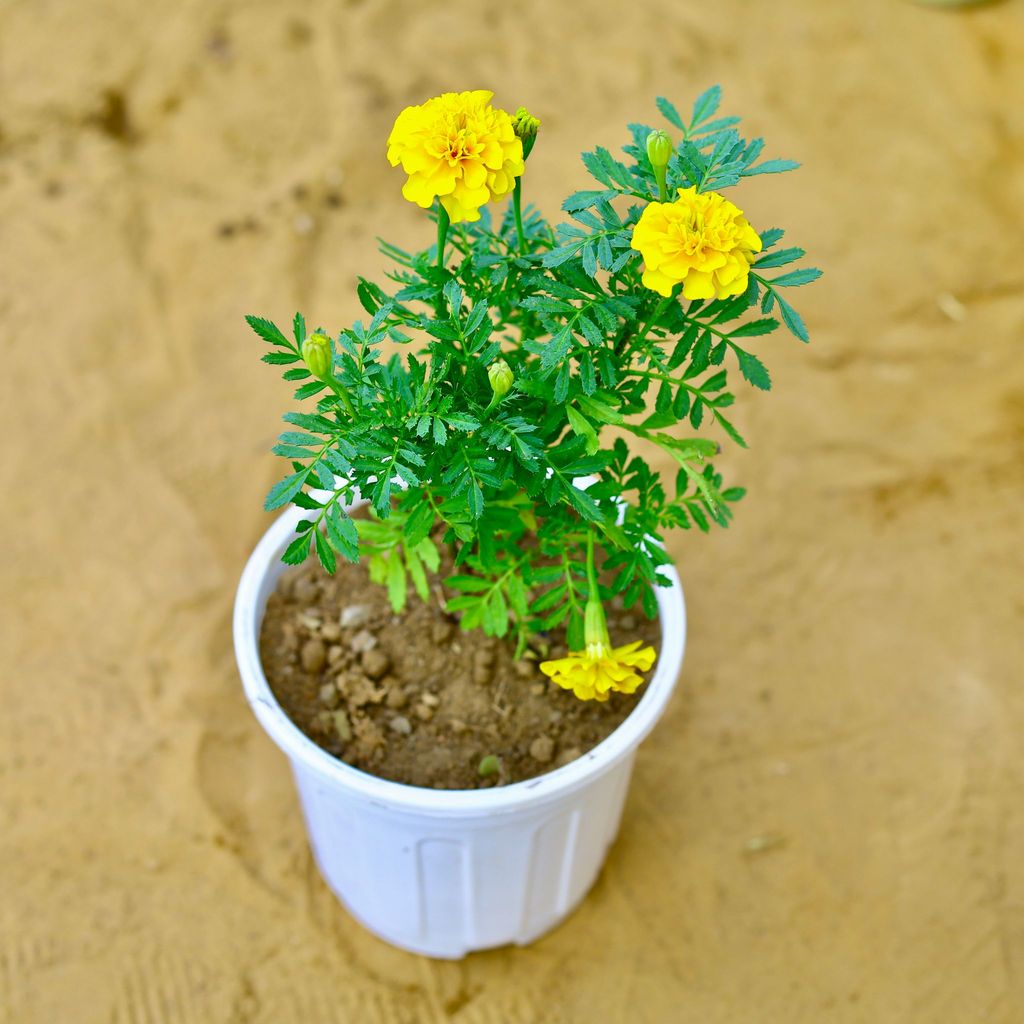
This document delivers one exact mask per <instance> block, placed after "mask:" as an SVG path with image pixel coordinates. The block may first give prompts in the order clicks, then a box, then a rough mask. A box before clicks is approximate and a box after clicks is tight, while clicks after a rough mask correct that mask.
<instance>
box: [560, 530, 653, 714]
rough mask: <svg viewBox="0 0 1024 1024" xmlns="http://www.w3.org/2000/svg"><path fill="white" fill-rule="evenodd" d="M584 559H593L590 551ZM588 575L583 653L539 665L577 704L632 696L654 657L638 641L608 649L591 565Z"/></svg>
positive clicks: (605, 625) (606, 627)
mask: <svg viewBox="0 0 1024 1024" xmlns="http://www.w3.org/2000/svg"><path fill="white" fill-rule="evenodd" d="M588 557H589V558H592V557H593V554H592V549H591V554H590V555H589V556H588ZM589 572H590V575H591V591H590V597H589V598H588V599H587V607H586V609H585V614H584V617H583V630H584V632H583V639H584V641H585V643H586V645H587V646H586V650H583V651H578V652H575V653H574V652H572V651H570V652H569V656H568V657H566V658H556V659H555V660H554V661H542V662H541V663H540V670H541V672H543V673H544V675H546V676H549V677H550V678H551V679H553V680H554V681H555V682H556V683H558V685H559V686H561V687H562V689H563V690H572V692H573V693H575V694H576V696H577V697H579V698H580V700H607V699H608V694H609V693H610V692H611V691H612V690H618V691H619V692H620V693H633V692H634V691H635V690H636V688H637V687H638V686H639V685H640V684H641V683H642V682H643V681H644V677H643V676H642V675H640V672H646V671H647V670H648V669H649V668H650V667H651V666H652V665H653V664H654V659H655V657H656V655H655V653H654V648H653V647H644V648H643V649H642V650H641V649H640V643H641V641H639V640H635V641H634V642H633V643H631V644H626V645H625V647H615V648H613V647H612V642H611V640H610V639H609V637H608V623H607V622H606V621H605V617H604V608H603V607H602V606H601V599H600V597H599V596H598V592H597V582H596V579H595V578H594V574H593V563H592V562H590V563H589ZM637 669H639V670H640V671H639V672H638V671H636V670H637Z"/></svg>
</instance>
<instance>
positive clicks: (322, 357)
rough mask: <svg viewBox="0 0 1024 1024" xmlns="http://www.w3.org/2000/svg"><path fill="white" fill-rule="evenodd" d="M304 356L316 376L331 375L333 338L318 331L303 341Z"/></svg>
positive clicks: (310, 370) (311, 371)
mask: <svg viewBox="0 0 1024 1024" xmlns="http://www.w3.org/2000/svg"><path fill="white" fill-rule="evenodd" d="M302 358H303V359H304V360H305V363H306V366H307V367H308V368H309V372H310V373H311V374H313V376H314V377H320V378H321V379H322V378H324V377H329V376H330V375H331V363H332V362H333V360H334V354H333V353H332V351H331V339H330V338H328V337H327V335H326V334H321V333H320V332H319V331H317V332H316V333H315V334H311V335H310V336H309V337H308V338H307V339H306V340H305V341H304V342H303V343H302Z"/></svg>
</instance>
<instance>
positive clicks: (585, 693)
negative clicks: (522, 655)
mask: <svg viewBox="0 0 1024 1024" xmlns="http://www.w3.org/2000/svg"><path fill="white" fill-rule="evenodd" d="M640 644H641V641H640V640H634V641H633V643H631V644H626V645H625V647H616V648H614V649H612V648H603V649H602V650H600V651H591V650H590V645H589V644H588V645H587V650H586V651H580V652H579V653H578V654H572V653H570V654H569V656H568V657H567V658H556V659H555V660H554V661H542V662H541V664H540V670H541V672H543V673H544V674H545V675H546V676H549V677H550V678H551V679H553V680H554V681H555V682H556V683H558V685H559V686H561V687H562V689H563V690H572V692H573V693H575V694H576V696H577V697H579V698H580V700H607V699H608V694H609V693H610V692H611V691H612V690H618V691H619V692H620V693H633V692H634V691H635V690H636V688H637V687H638V686H639V685H640V684H641V683H642V682H643V681H644V678H643V676H642V675H640V672H646V671H647V670H648V669H649V668H650V667H651V666H652V665H653V664H654V659H655V653H654V648H653V647H644V648H643V649H642V650H641V649H639V648H640ZM637 670H639V671H637Z"/></svg>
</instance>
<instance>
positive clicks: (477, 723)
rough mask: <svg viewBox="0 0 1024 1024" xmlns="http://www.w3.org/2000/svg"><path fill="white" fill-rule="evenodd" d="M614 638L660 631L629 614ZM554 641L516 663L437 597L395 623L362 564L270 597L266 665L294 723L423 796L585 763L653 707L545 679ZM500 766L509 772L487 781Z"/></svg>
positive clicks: (618, 621)
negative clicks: (585, 693)
mask: <svg viewBox="0 0 1024 1024" xmlns="http://www.w3.org/2000/svg"><path fill="white" fill-rule="evenodd" d="M431 582H432V584H434V585H433V586H432V591H433V593H435V594H436V593H440V592H441V587H440V584H439V582H438V581H436V580H434V581H431ZM609 627H610V629H611V632H612V635H613V637H616V636H626V635H628V636H629V637H630V638H632V639H643V640H645V641H646V642H648V643H652V644H655V646H657V642H658V640H659V627H658V623H657V622H652V621H650V620H648V619H647V618H646V617H645V616H644V615H643V614H642V612H637V613H636V614H634V613H633V612H627V611H625V610H623V609H622V608H621V606H616V607H612V608H610V609H609ZM543 643H546V645H547V649H546V650H537V651H529V652H528V655H527V657H526V658H524V659H522V660H519V661H517V660H516V659H515V658H514V649H513V647H514V645H513V644H512V643H510V642H508V641H507V640H506V641H499V640H496V639H494V638H490V637H486V636H484V634H483V633H482V632H480V631H479V630H472V631H470V632H462V631H461V630H460V629H459V628H458V624H457V621H456V619H455V617H454V616H451V615H448V614H447V613H446V612H445V611H444V610H443V608H442V607H441V606H440V603H439V601H438V600H437V599H436V598H432V600H431V602H430V603H429V604H425V603H423V602H422V601H420V600H419V599H418V598H417V597H415V596H414V595H410V600H409V603H408V604H407V606H406V608H405V609H404V610H403V611H402V612H401V614H399V615H395V614H394V613H393V612H392V611H391V606H390V605H389V604H388V600H387V596H386V594H385V592H384V589H383V588H382V587H380V586H378V585H376V584H374V583H371V582H370V580H369V577H368V574H367V571H366V569H365V568H364V567H363V566H362V565H349V564H344V565H340V566H339V567H338V570H337V573H336V574H335V575H334V576H333V577H331V576H329V575H327V573H326V572H324V570H323V569H322V568H321V567H320V566H319V565H318V564H316V563H314V562H308V563H307V564H306V565H304V566H302V567H300V568H298V569H293V570H289V571H288V572H286V573H285V574H284V575H283V576H282V577H281V579H280V581H279V583H278V587H277V591H276V593H274V594H272V595H271V596H270V599H269V601H268V603H267V612H266V615H265V616H264V619H263V626H262V630H261V634H260V656H261V658H262V661H263V668H264V671H265V672H266V674H267V679H268V681H269V682H270V687H271V689H272V690H273V691H274V694H275V696H276V697H277V699H278V701H279V702H280V703H281V706H282V707H283V708H284V710H285V711H286V712H287V714H288V716H289V718H291V720H292V721H293V722H294V723H295V724H296V725H297V726H298V727H299V728H300V729H301V730H302V731H303V732H304V733H305V734H306V735H307V736H309V737H310V739H312V740H313V741H314V742H315V743H317V744H318V745H319V746H321V747H322V748H323V749H324V750H326V751H328V752H330V753H332V754H334V755H335V756H337V757H339V758H341V759H342V760H343V761H345V762H346V763H347V764H350V765H353V766H354V767H356V768H359V769H362V770H363V771H366V772H370V773H372V774H373V775H377V776H379V777H380V778H383V779H391V780H393V781H395V782H404V783H409V784H411V785H414V786H431V787H434V788H436V789H479V788H484V787H488V786H493V785H501V784H504V783H509V782H519V781H521V780H523V779H529V778H533V777H534V776H535V775H541V774H543V773H544V772H546V771H550V770H551V769H552V768H555V767H559V766H561V765H564V764H568V763H569V762H570V761H573V760H575V759H576V758H577V757H580V756H581V755H582V754H585V753H586V752H587V751H588V750H590V749H591V748H592V747H594V746H595V745H596V744H598V743H600V742H601V740H603V739H604V738H605V737H606V736H608V735H610V734H611V733H612V732H613V731H614V730H615V729H616V727H617V726H618V725H619V724H620V723H621V722H622V721H623V719H625V718H626V716H627V715H628V714H629V713H630V712H631V711H632V710H633V708H634V707H635V706H636V703H637V701H638V700H639V699H640V697H641V696H642V695H643V689H642V688H641V689H640V691H639V692H638V693H636V694H632V695H625V694H613V695H612V696H611V698H610V699H609V700H608V701H607V702H606V703H603V704H602V703H598V702H596V701H581V700H579V699H577V698H576V697H575V696H573V695H572V694H571V693H568V692H566V691H565V690H562V689H561V688H560V687H558V686H556V685H555V684H554V683H551V682H550V681H549V680H547V679H546V677H545V676H543V675H542V674H541V672H540V670H539V669H538V667H537V663H538V660H540V659H541V658H543V657H548V656H553V657H558V656H560V655H561V654H564V653H565V651H566V647H565V636H564V631H558V632H556V633H552V634H551V636H550V637H548V638H546V639H545V641H543V642H542V644H543ZM491 757H494V758H496V759H497V764H498V769H497V770H496V771H495V770H493V768H492V769H491V770H490V771H489V772H486V773H485V774H481V771H480V768H481V762H482V761H483V759H484V758H491ZM492 764H493V761H492V762H491V763H490V764H489V765H488V767H490V766H491V765H492Z"/></svg>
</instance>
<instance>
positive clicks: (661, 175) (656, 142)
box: [647, 128, 675, 202]
mask: <svg viewBox="0 0 1024 1024" xmlns="http://www.w3.org/2000/svg"><path fill="white" fill-rule="evenodd" d="M674 148H675V147H674V146H673V145H672V138H671V136H670V135H669V134H668V132H666V131H662V130H661V129H660V128H656V129H655V130H654V131H653V132H651V134H650V135H648V136H647V159H648V160H650V161H651V167H653V168H654V180H655V181H656V182H657V183H658V199H660V200H661V201H662V202H665V200H666V199H668V187H667V186H666V184H665V174H666V168H667V167H668V162H669V160H671V159H672V150H673V149H674Z"/></svg>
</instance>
